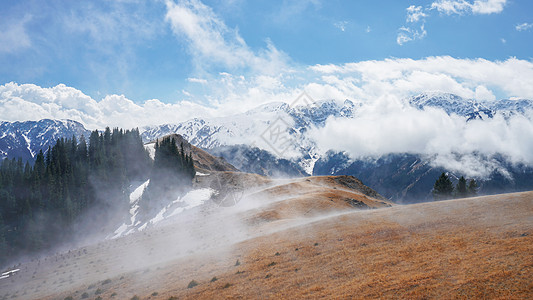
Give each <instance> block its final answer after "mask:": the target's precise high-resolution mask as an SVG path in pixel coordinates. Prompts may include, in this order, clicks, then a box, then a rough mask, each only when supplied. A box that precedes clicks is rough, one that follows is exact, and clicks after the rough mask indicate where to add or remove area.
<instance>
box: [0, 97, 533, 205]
mask: <svg viewBox="0 0 533 300" xmlns="http://www.w3.org/2000/svg"><path fill="white" fill-rule="evenodd" d="M405 100H406V101H405V102H406V103H408V104H409V105H411V106H412V107H414V108H417V109H420V110H423V109H427V108H436V109H442V110H444V111H445V112H446V113H447V114H449V115H452V114H454V115H457V116H460V117H463V118H464V119H465V121H466V122H468V121H470V120H474V119H480V120H486V119H490V118H494V117H496V116H498V115H501V116H503V117H504V118H509V117H511V116H513V115H515V114H527V113H529V112H530V111H533V101H532V100H526V99H513V100H511V99H504V100H499V101H477V100H473V99H463V98H461V97H459V96H457V95H454V94H449V93H437V92H432V93H422V94H419V95H416V96H413V97H410V98H408V99H405ZM360 106H362V103H359V102H357V101H351V100H345V101H337V100H322V101H317V102H314V103H312V104H310V105H292V106H291V105H288V104H286V103H283V102H274V103H268V104H265V105H261V106H259V107H257V108H255V109H252V110H249V111H247V112H245V113H242V114H237V115H233V116H229V117H218V118H194V119H191V120H187V121H184V122H179V123H175V124H163V125H158V126H147V127H143V128H140V131H141V136H142V138H143V140H144V141H145V142H146V143H148V142H150V141H153V140H155V139H157V138H159V137H161V136H165V135H168V134H173V133H176V134H179V135H181V136H183V138H185V139H186V140H188V141H190V143H191V144H192V145H194V146H196V147H198V148H201V149H204V150H207V151H208V152H211V153H212V154H214V155H216V156H221V157H223V158H224V159H225V160H226V161H228V162H229V163H230V164H232V165H234V166H236V167H237V168H239V169H240V170H241V171H244V172H252V173H257V174H260V175H271V176H272V175H274V176H301V175H353V176H356V177H358V178H359V179H361V180H362V181H363V182H364V183H365V184H367V185H369V186H370V187H372V188H374V189H376V190H378V192H380V193H381V194H383V195H384V196H386V197H387V198H390V199H394V200H395V201H417V200H427V199H428V197H430V191H431V188H432V185H433V183H434V180H435V178H436V177H437V176H438V175H439V174H440V173H441V172H443V171H446V170H444V169H443V168H439V167H435V166H434V165H433V164H432V158H431V157H426V156H422V155H417V154H409V153H390V154H386V155H383V156H382V157H377V158H372V159H355V160H354V159H351V158H350V157H349V156H348V155H347V154H346V153H343V152H332V151H330V152H327V153H326V154H325V155H321V154H320V151H319V149H317V146H316V142H315V141H314V140H313V139H312V137H310V135H309V134H308V132H309V131H310V130H311V129H312V128H320V127H323V126H324V125H325V123H326V120H327V119H328V118H330V117H335V118H357V117H358V109H359V107H360ZM279 120H281V121H282V122H279ZM276 122H278V123H282V124H284V126H285V127H284V129H285V130H286V132H285V134H286V135H287V136H286V137H287V139H288V140H290V141H291V142H292V143H291V144H292V145H293V146H294V147H292V148H290V149H288V150H287V151H286V152H284V153H280V152H283V151H285V150H286V149H280V148H279V147H277V146H276V145H274V144H273V143H271V142H270V141H269V134H271V133H270V132H268V130H269V129H271V128H272V127H273V126H276V124H277V123H276ZM0 128H1V136H0V157H1V158H5V157H9V158H12V157H22V158H23V160H31V159H32V158H33V157H34V156H35V155H36V153H38V151H39V150H41V149H43V151H45V150H46V149H47V148H48V146H49V145H51V144H53V143H54V142H55V140H56V139H57V138H60V137H71V136H72V135H74V136H77V137H79V136H81V135H85V137H87V136H88V135H89V133H90V132H89V131H88V130H86V129H85V128H84V127H83V125H82V124H80V123H78V122H76V121H71V120H40V121H26V122H2V123H0ZM323 150H324V149H323ZM325 150H327V149H325ZM279 154H284V155H283V156H284V157H281V156H280V155H279ZM481 159H492V160H495V161H497V162H498V164H499V166H500V167H501V168H504V169H505V170H503V171H502V172H493V174H490V176H489V178H479V179H480V180H481V181H482V182H481V183H482V184H481V190H480V191H481V192H483V193H488V192H497V191H515V190H524V189H530V188H533V183H529V180H527V178H530V177H528V176H531V175H533V168H531V167H530V166H527V165H516V164H513V163H511V162H510V161H508V159H506V158H505V157H503V156H500V157H496V158H494V157H490V158H485V157H482V158H481ZM452 175H453V176H456V177H459V176H461V175H462V174H452ZM453 176H452V177H453ZM524 178H525V179H524Z"/></svg>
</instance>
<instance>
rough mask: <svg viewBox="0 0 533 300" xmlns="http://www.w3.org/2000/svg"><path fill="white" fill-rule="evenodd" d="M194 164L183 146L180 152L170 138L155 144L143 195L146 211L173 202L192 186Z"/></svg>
mask: <svg viewBox="0 0 533 300" xmlns="http://www.w3.org/2000/svg"><path fill="white" fill-rule="evenodd" d="M194 175H195V171H194V163H193V161H192V158H191V156H190V155H187V154H185V151H184V148H183V144H182V145H180V150H178V147H177V146H176V142H175V140H174V139H173V138H172V137H167V138H164V139H162V140H161V141H157V142H156V144H155V157H154V164H153V167H152V172H151V174H150V184H149V185H148V187H147V188H146V192H145V193H144V194H143V198H144V199H145V200H146V201H143V203H145V205H147V206H149V207H147V208H148V210H157V209H159V208H160V207H159V206H160V203H166V202H167V201H168V200H175V199H176V198H177V197H179V196H180V195H182V194H183V193H184V192H185V191H187V190H188V189H189V188H190V187H191V186H192V179H193V178H194Z"/></svg>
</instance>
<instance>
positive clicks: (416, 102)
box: [409, 93, 494, 120]
mask: <svg viewBox="0 0 533 300" xmlns="http://www.w3.org/2000/svg"><path fill="white" fill-rule="evenodd" d="M409 104H411V105H412V106H414V107H416V108H418V109H423V108H425V107H435V108H441V109H443V110H444V111H445V112H446V113H447V114H449V115H451V114H456V115H459V116H463V117H466V118H467V120H472V119H486V118H492V117H493V116H494V111H493V110H492V109H491V108H489V107H487V106H485V105H484V103H480V102H478V101H476V100H473V99H463V98H461V97H459V96H457V95H454V94H449V93H423V94H420V95H417V96H414V97H412V98H410V99H409Z"/></svg>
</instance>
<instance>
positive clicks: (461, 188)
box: [455, 176, 468, 198]
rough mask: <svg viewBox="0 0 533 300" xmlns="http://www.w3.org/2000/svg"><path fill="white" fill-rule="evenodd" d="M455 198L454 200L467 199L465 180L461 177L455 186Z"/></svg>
mask: <svg viewBox="0 0 533 300" xmlns="http://www.w3.org/2000/svg"><path fill="white" fill-rule="evenodd" d="M455 197H456V198H466V197H468V191H467V187H466V179H465V178H464V177H463V176H461V178H459V181H458V182H457V185H456V186H455Z"/></svg>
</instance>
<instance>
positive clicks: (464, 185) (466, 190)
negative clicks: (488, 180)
mask: <svg viewBox="0 0 533 300" xmlns="http://www.w3.org/2000/svg"><path fill="white" fill-rule="evenodd" d="M477 191H478V185H477V182H476V180H475V179H470V180H469V181H468V182H467V180H466V179H465V178H464V176H461V178H459V181H458V182H457V184H456V185H455V187H454V185H453V183H452V181H451V179H450V177H449V176H448V174H446V173H444V172H443V173H442V174H441V175H440V176H439V178H438V179H437V180H436V181H435V184H434V185H433V191H432V193H433V199H435V200H445V199H452V198H467V197H474V196H476V195H477Z"/></svg>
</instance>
